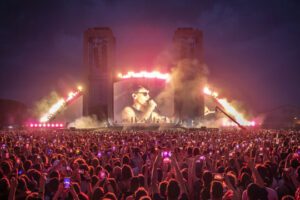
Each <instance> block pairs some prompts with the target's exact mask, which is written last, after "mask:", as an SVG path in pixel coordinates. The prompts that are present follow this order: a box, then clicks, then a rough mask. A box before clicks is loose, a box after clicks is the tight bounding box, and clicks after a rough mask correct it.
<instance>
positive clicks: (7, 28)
mask: <svg viewBox="0 0 300 200" xmlns="http://www.w3.org/2000/svg"><path fill="white" fill-rule="evenodd" d="M299 9H300V3H299V1H297V0H288V1H287V0H272V1H259V0H252V1H247V0H226V1H223V0H216V1H212V0H203V1H199V0H185V1H181V0H165V1H149V0H126V1H124V0H103V1H101V0H85V1H83V0H57V1H55V0H45V1H40V0H28V1H22V0H4V1H1V2H0V27H1V28H0V67H1V73H0V91H1V93H0V97H3V98H14V99H18V100H21V101H24V102H25V103H32V102H33V101H36V100H37V99H38V98H40V97H42V96H45V95H46V94H48V93H49V92H50V91H51V90H53V89H58V88H59V89H62V88H61V87H65V86H66V85H68V84H69V83H70V84H75V83H76V81H77V80H79V81H81V80H82V73H83V65H82V42H83V41H82V37H83V31H84V30H86V29H87V28H89V27H94V26H109V27H111V28H112V30H113V32H114V34H115V36H116V39H117V58H118V60H117V65H118V66H121V67H124V66H129V65H131V66H135V65H137V66H144V65H152V64H153V63H156V62H157V61H158V60H163V59H162V57H164V55H165V52H166V50H167V49H168V48H169V47H170V46H171V42H172V37H173V33H174V31H175V29H176V28H177V27H180V26H192V27H196V28H199V29H202V30H203V32H204V49H205V61H206V63H207V65H208V67H209V69H210V77H209V80H210V82H212V83H213V84H214V85H216V86H217V87H219V88H222V89H223V90H224V93H225V94H228V95H229V96H231V97H232V98H237V99H240V100H241V101H243V102H244V103H245V104H246V105H248V106H249V107H253V108H254V109H256V110H263V109H265V108H267V107H268V108H269V107H272V106H274V107H275V106H278V105H280V104H296V103H298V102H300V92H299V89H298V85H299V84H300V81H299V78H298V74H299V67H298V65H299V64H298V55H299V52H300V37H299V35H300V34H299V33H300V26H299V25H298V24H299V22H300V12H298V10H299Z"/></svg>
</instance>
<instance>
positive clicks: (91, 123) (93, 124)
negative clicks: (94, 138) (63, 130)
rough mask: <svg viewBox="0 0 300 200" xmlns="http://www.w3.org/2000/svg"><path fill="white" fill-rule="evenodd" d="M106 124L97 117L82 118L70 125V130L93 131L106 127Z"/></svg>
mask: <svg viewBox="0 0 300 200" xmlns="http://www.w3.org/2000/svg"><path fill="white" fill-rule="evenodd" d="M106 126H107V125H106V123H105V122H100V121H99V120H98V119H97V116H96V115H92V116H87V117H81V118H78V119H76V120H75V121H74V122H72V123H70V124H69V125H68V128H70V127H75V128H77V129H91V128H101V127H106Z"/></svg>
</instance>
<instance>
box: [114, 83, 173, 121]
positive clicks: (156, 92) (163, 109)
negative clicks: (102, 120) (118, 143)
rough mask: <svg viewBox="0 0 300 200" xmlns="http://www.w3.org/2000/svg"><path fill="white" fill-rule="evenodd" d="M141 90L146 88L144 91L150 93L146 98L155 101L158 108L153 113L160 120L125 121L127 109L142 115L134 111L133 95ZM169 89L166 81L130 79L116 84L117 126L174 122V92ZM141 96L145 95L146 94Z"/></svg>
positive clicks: (115, 114)
mask: <svg viewBox="0 0 300 200" xmlns="http://www.w3.org/2000/svg"><path fill="white" fill-rule="evenodd" d="M140 88H144V89H143V91H147V90H148V91H149V96H148V97H145V98H148V99H149V100H153V101H155V103H156V104H157V107H156V108H155V110H154V111H153V112H154V113H155V114H157V115H159V116H160V120H156V119H154V118H152V119H149V120H147V121H139V120H137V119H132V118H131V119H130V120H124V109H126V108H131V109H132V110H134V111H135V112H136V115H139V114H141V113H140V112H139V111H137V110H135V109H134V106H133V104H134V101H135V100H134V98H133V95H132V94H133V93H135V92H136V91H138V90H139V89H140ZM169 88H170V87H168V83H167V82H166V81H165V80H160V79H147V78H130V79H123V80H120V81H118V82H115V83H114V122H115V123H117V124H122V123H166V122H167V123H170V122H173V121H172V119H173V117H174V92H173V91H172V90H171V89H169ZM139 95H144V93H142V94H139ZM145 95H146V94H145ZM141 98H144V97H141ZM148 102H149V101H148ZM145 106H147V103H146V104H145ZM122 112H123V115H122ZM125 113H126V112H125ZM155 114H154V115H155Z"/></svg>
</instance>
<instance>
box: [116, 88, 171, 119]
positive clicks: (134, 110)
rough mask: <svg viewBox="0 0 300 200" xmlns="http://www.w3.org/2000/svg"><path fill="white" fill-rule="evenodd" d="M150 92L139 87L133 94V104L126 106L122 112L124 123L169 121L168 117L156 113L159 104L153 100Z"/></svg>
mask: <svg viewBox="0 0 300 200" xmlns="http://www.w3.org/2000/svg"><path fill="white" fill-rule="evenodd" d="M149 92H150V91H149V90H148V89H146V88H145V87H143V86H138V87H137V89H135V90H134V91H133V93H132V94H131V96H132V99H133V104H132V105H131V106H126V107H125V108H124V109H123V110H122V122H123V123H133V122H134V121H135V122H137V123H141V122H146V121H147V120H150V119H155V120H158V121H161V120H167V117H164V116H161V115H159V114H158V113H157V112H155V109H156V107H157V103H156V102H155V101H154V100H153V99H151V97H150V93H149Z"/></svg>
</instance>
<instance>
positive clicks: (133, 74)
mask: <svg viewBox="0 0 300 200" xmlns="http://www.w3.org/2000/svg"><path fill="white" fill-rule="evenodd" d="M118 77H119V78H121V79H129V78H150V79H151V78H156V79H162V80H166V81H170V79H171V76H170V74H168V73H160V72H158V71H152V72H147V71H141V72H133V71H129V72H127V74H122V73H119V74H118Z"/></svg>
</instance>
